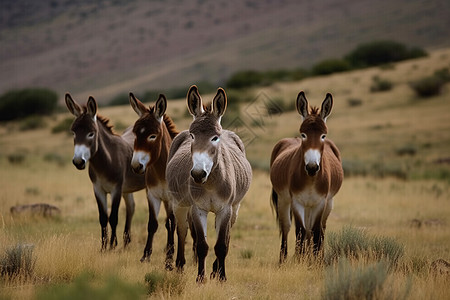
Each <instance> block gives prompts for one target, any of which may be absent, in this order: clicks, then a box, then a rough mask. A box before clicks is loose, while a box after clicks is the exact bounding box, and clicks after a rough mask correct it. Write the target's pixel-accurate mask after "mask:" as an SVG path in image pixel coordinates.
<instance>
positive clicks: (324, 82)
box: [0, 50, 450, 299]
mask: <svg viewBox="0 0 450 300" xmlns="http://www.w3.org/2000/svg"><path fill="white" fill-rule="evenodd" d="M444 67H447V68H449V67H450V50H442V51H440V52H434V53H433V54H432V55H431V56H430V57H427V58H424V59H420V60H414V61H409V62H404V63H401V64H396V65H392V66H386V67H383V68H373V69H368V70H361V71H354V72H351V73H345V74H336V75H331V76H327V77H316V78H310V79H307V80H304V81H301V82H296V83H289V84H287V83H280V84H276V85H273V86H270V87H264V88H258V89H255V90H252V91H246V93H248V94H249V95H251V96H250V100H249V101H248V102H245V103H241V104H240V113H239V114H238V115H237V119H232V120H231V121H230V127H235V128H236V129H237V131H238V132H239V133H240V134H241V135H242V136H244V138H245V141H246V144H247V145H246V146H247V154H248V157H249V159H250V160H251V162H252V165H253V167H254V178H253V182H252V185H251V188H250V191H249V192H248V194H247V195H246V197H245V199H244V202H243V204H242V206H241V210H240V213H239V218H238V220H237V222H236V225H235V227H234V228H233V230H232V236H231V248H230V253H229V255H228V257H227V273H228V274H227V276H228V281H227V282H226V283H223V284H219V283H218V282H216V281H211V280H208V282H207V283H206V284H204V285H201V286H199V285H197V284H196V283H195V277H196V267H195V266H194V264H193V262H192V260H190V259H188V263H187V264H186V269H185V272H184V274H177V273H176V272H166V271H165V270H164V263H163V260H164V255H163V247H164V244H165V236H166V234H165V231H164V226H163V219H164V217H163V215H164V214H163V213H161V214H160V227H159V230H158V232H157V234H156V236H155V249H154V253H153V254H152V258H151V262H149V263H140V262H139V258H140V257H141V255H142V251H143V247H144V243H145V240H146V223H147V204H146V199H145V194H144V193H143V192H139V193H137V194H136V195H135V200H136V213H135V217H134V219H133V225H132V243H131V245H130V247H129V248H128V249H126V250H124V249H123V243H122V240H121V239H119V246H118V248H117V249H116V250H114V251H107V252H106V253H102V252H100V228H99V224H98V213H97V207H96V205H95V201H94V198H93V193H92V187H91V184H90V181H89V179H88V175H87V172H86V171H78V170H76V169H75V167H73V166H72V164H71V157H72V151H73V149H72V148H73V145H72V138H71V135H70V134H67V133H58V134H52V133H51V130H52V128H53V127H54V126H55V125H57V124H59V123H60V122H61V121H63V120H64V119H66V118H70V117H69V114H68V113H64V114H59V115H56V116H53V117H49V118H45V119H44V122H45V123H46V125H45V127H44V128H41V129H36V130H29V131H23V130H21V129H20V128H21V126H22V123H21V122H16V123H8V124H2V125H1V126H0V190H1V191H2V193H1V194H0V228H1V230H0V263H2V264H4V262H5V260H4V257H5V255H6V254H7V253H9V252H10V251H11V249H17V248H18V245H26V246H23V247H25V250H24V251H25V252H26V251H29V252H30V253H31V258H30V261H31V262H32V263H34V265H32V266H31V267H30V272H29V274H28V275H26V274H24V273H21V274H19V275H18V276H15V277H14V276H12V277H11V276H7V275H5V274H3V275H2V276H1V277H0V299H61V298H64V299H69V297H72V299H77V298H78V299H79V298H86V297H87V295H91V297H92V295H96V297H97V298H98V299H103V298H105V299H106V298H111V297H112V298H114V297H117V298H125V297H128V298H133V297H139V296H141V297H147V298H154V299H212V298H214V299H299V298H301V299H320V298H322V299H339V296H340V295H341V296H342V295H344V296H342V297H344V298H347V299H349V298H350V299H352V298H353V299H362V298H364V297H366V298H372V299H445V298H448V297H449V293H450V290H449V288H448V286H449V283H450V282H449V281H450V277H449V273H448V272H449V271H448V269H444V274H441V273H440V272H436V271H433V268H431V265H432V262H434V261H436V260H437V259H443V260H446V261H449V260H450V257H449V253H450V229H449V222H450V219H449V216H450V205H449V203H448V201H449V199H450V185H449V183H450V180H449V179H450V175H449V174H450V172H449V169H450V167H449V165H448V163H447V164H446V163H445V160H446V159H448V158H449V154H448V153H449V152H448V151H449V149H450V121H449V120H450V102H449V101H448V99H449V95H450V88H449V86H448V85H446V86H444V88H443V91H442V93H441V95H439V96H436V97H431V98H428V99H419V98H417V96H415V94H414V92H413V91H412V90H411V89H410V87H409V83H410V82H411V81H413V80H417V79H420V78H422V77H424V76H428V75H430V74H432V73H433V72H434V71H435V70H438V69H441V68H444ZM374 76H378V77H380V78H385V79H388V80H390V81H391V82H392V83H393V88H392V89H391V90H389V91H386V92H378V93H370V92H369V90H370V86H371V85H372V83H373V78H374ZM187 88H188V87H186V90H187ZM300 90H305V91H306V96H307V98H308V100H309V101H310V103H312V104H315V105H320V103H321V101H322V100H323V98H324V96H325V93H326V92H331V93H332V94H333V96H334V100H335V106H334V109H333V112H332V114H331V116H330V118H329V120H328V122H327V124H328V127H329V134H328V137H329V138H331V139H333V140H334V141H335V142H336V144H337V145H338V146H339V147H340V149H341V153H342V157H343V160H344V167H345V170H346V174H347V176H346V178H345V180H344V184H343V186H342V189H341V191H340V192H339V193H338V195H337V196H336V198H335V207H334V210H333V211H332V213H331V215H330V218H329V220H328V224H327V232H326V235H325V239H326V247H325V251H324V257H325V259H324V262H318V261H317V260H315V259H311V258H310V257H305V258H300V259H298V258H295V257H294V256H293V249H294V234H293V232H294V230H291V234H290V237H289V239H290V240H289V259H288V262H287V263H286V264H285V265H283V266H281V267H280V266H279V265H278V255H279V247H280V239H279V236H278V229H277V226H276V221H275V216H274V214H273V213H272V211H271V208H270V204H269V195H270V188H271V186H270V181H269V177H268V173H267V168H268V160H269V156H270V152H271V149H272V146H273V145H274V144H275V142H276V141H277V140H278V139H280V138H282V137H285V136H294V135H296V134H297V133H298V128H299V125H300V118H299V117H298V115H297V114H296V112H294V111H288V110H287V109H285V110H284V113H283V114H281V115H272V116H268V115H263V116H261V115H260V116H257V114H255V110H254V109H255V107H259V106H261V105H265V104H267V103H272V102H273V103H277V105H279V106H280V107H281V106H283V105H282V103H286V104H287V103H288V102H292V101H294V99H295V97H296V95H297V93H298V92H299V91H300ZM200 92H201V91H200ZM94 96H95V95H94ZM138 96H139V95H138ZM204 98H206V99H207V98H208V96H205V97H204ZM355 99H356V100H358V101H357V102H358V104H359V105H352V104H351V103H354V101H355ZM77 100H78V101H80V102H82V101H85V100H86V99H82V100H81V99H77ZM283 107H284V106H283ZM252 109H253V110H252ZM185 111H186V106H185V101H184V100H170V101H169V114H170V115H172V116H174V119H175V120H176V123H177V125H178V127H179V129H184V128H186V127H187V126H188V124H189V122H190V120H189V118H186V115H185ZM256 112H258V111H257V110H256ZM100 113H102V114H103V115H105V116H108V117H110V119H111V120H112V123H113V124H115V125H116V128H117V130H118V131H121V130H122V129H123V128H124V127H126V126H127V125H129V124H131V123H132V122H133V121H134V120H135V119H136V115H135V113H134V112H133V111H132V109H131V108H129V107H114V108H101V109H100ZM258 117H261V119H257V118H258ZM236 120H238V121H239V122H240V125H241V126H239V127H237V126H235V125H236V124H237V122H236ZM402 149H406V150H408V149H409V152H408V151H406V150H405V151H406V152H405V153H404V152H402ZM411 149H412V150H411ZM437 161H440V162H441V163H437ZM31 203H49V204H52V205H56V206H57V207H59V208H60V209H61V215H60V216H59V217H55V218H50V219H45V218H42V217H30V216H26V217H13V216H11V214H10V212H9V209H10V207H11V206H14V205H21V204H31ZM124 220H125V211H124V206H122V207H121V210H120V216H119V232H120V231H122V230H123V226H124ZM208 221H209V231H208V239H209V240H208V241H209V245H210V253H209V255H208V257H207V266H208V269H207V271H210V270H211V266H212V262H213V256H214V255H213V251H212V247H213V245H214V242H215V236H214V235H215V234H214V230H213V221H214V219H213V216H212V215H210V217H209V219H208ZM331 241H337V244H338V245H344V244H345V243H346V241H349V244H351V245H356V246H358V247H357V249H356V250H354V252H352V253H353V255H350V256H348V255H347V253H341V254H339V255H338V257H340V259H339V262H336V261H333V260H331V261H330V260H328V259H327V258H329V257H330V254H331V253H332V252H333V251H335V250H336V248H335V247H336V246H335V245H334V244H332V243H331ZM327 242H329V243H327ZM371 243H372V244H371ZM191 245H192V241H191V239H188V245H187V257H192V251H191ZM376 245H381V247H385V248H383V249H384V250H380V249H379V248H377V246H376ZM26 249H28V250H26ZM396 250H398V252H395V251H396ZM394 252H395V253H397V254H398V255H397V256H395V257H394V256H393V255H391V254H392V253H394ZM393 257H394V258H393ZM23 262H26V261H23ZM445 272H447V273H445ZM349 282H353V283H354V282H356V283H355V284H354V285H353V286H349V284H348V283H349ZM345 291H348V293H347V294H343V293H344V292H345Z"/></svg>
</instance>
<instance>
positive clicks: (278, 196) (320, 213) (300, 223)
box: [270, 92, 344, 263]
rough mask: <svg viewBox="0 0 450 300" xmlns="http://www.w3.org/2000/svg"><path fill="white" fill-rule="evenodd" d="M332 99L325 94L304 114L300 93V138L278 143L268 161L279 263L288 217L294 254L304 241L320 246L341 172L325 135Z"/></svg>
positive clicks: (283, 256)
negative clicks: (293, 231)
mask: <svg viewBox="0 0 450 300" xmlns="http://www.w3.org/2000/svg"><path fill="white" fill-rule="evenodd" d="M332 106H333V98H332V96H331V94H327V95H326V98H325V100H324V101H323V103H322V108H321V110H320V113H319V111H318V108H315V107H314V108H312V109H311V112H309V107H308V101H307V100H306V98H305V94H304V93H303V92H300V93H299V94H298V97H297V111H298V112H299V114H300V115H301V116H302V117H303V122H302V124H301V126H300V138H286V139H283V140H281V141H279V142H278V143H277V144H276V145H275V147H274V149H273V151H272V157H271V159H270V180H271V181H272V203H273V205H274V207H275V209H276V212H277V218H278V222H279V228H280V234H281V250H280V263H282V262H283V261H284V260H285V259H286V256H287V235H288V232H289V229H290V227H291V218H292V215H293V216H294V220H295V229H296V230H295V234H296V252H297V254H300V253H301V252H302V251H303V250H304V245H303V242H304V240H305V239H306V240H307V241H308V242H309V241H310V240H311V235H312V239H313V251H314V253H318V251H319V250H320V249H321V246H322V242H323V238H324V233H325V225H326V221H327V218H328V216H329V214H330V212H331V209H332V208H333V197H334V195H336V193H337V192H338V191H339V188H340V187H341V184H342V180H343V178H344V172H343V170H342V164H341V158H340V154H339V150H338V148H337V147H336V145H335V144H334V143H333V142H332V141H331V140H329V139H327V138H326V134H327V126H326V124H325V122H326V119H327V117H328V116H329V115H330V113H331V108H332Z"/></svg>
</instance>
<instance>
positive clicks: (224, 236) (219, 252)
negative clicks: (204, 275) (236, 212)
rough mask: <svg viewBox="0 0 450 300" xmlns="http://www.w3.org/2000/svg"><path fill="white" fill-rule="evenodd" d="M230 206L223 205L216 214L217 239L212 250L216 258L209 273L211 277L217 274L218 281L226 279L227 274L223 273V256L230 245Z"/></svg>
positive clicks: (224, 256)
mask: <svg viewBox="0 0 450 300" xmlns="http://www.w3.org/2000/svg"><path fill="white" fill-rule="evenodd" d="M231 216H232V209H231V206H227V207H224V208H223V209H222V210H221V211H220V212H219V213H217V215H216V232H217V241H216V245H215V246H214V252H215V253H216V260H215V261H214V264H213V271H212V273H211V279H213V278H216V276H218V278H219V281H226V280H227V276H226V273H225V258H226V256H227V254H228V249H229V245H230V229H231Z"/></svg>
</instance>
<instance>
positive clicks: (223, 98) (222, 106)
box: [212, 88, 227, 122]
mask: <svg viewBox="0 0 450 300" xmlns="http://www.w3.org/2000/svg"><path fill="white" fill-rule="evenodd" d="M226 110H227V94H226V93H225V90H224V89H223V88H218V89H217V94H216V96H215V97H214V99H213V101H212V112H213V114H214V115H215V116H216V117H217V118H218V119H219V122H220V119H221V118H222V116H223V114H224V113H225V111H226Z"/></svg>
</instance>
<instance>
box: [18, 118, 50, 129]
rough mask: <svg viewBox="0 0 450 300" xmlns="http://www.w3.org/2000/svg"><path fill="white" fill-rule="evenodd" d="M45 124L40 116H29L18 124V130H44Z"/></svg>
mask: <svg viewBox="0 0 450 300" xmlns="http://www.w3.org/2000/svg"><path fill="white" fill-rule="evenodd" d="M46 126H47V123H46V122H45V121H44V119H43V118H42V117H41V116H29V117H26V118H25V119H23V120H22V121H21V122H20V126H19V129H20V130H21V131H26V130H34V129H39V128H45V127H46Z"/></svg>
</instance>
